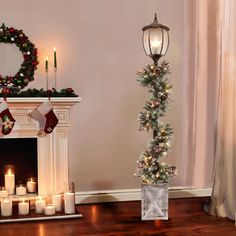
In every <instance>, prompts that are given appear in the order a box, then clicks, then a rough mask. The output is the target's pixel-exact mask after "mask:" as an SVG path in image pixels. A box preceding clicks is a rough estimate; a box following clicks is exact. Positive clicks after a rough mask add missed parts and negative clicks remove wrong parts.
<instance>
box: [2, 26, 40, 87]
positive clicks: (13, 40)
mask: <svg viewBox="0 0 236 236" xmlns="http://www.w3.org/2000/svg"><path fill="white" fill-rule="evenodd" d="M0 43H10V44H15V45H16V46H17V47H18V48H19V49H20V51H21V52H22V54H23V59H24V60H23V63H22V64H21V67H20V69H19V71H18V72H17V73H16V74H15V75H14V76H6V77H2V76H1V74H0V87H7V88H9V89H11V88H13V89H14V88H15V89H18V90H20V89H23V88H24V87H25V86H26V85H27V84H28V83H29V82H30V81H32V80H34V71H35V70H36V69H37V65H38V60H37V54H38V52H37V48H35V45H34V44H33V43H31V42H30V41H29V39H28V37H27V36H26V35H25V34H24V33H23V31H22V30H17V29H14V28H13V27H10V28H8V27H6V26H5V25H4V24H2V26H1V27H0Z"/></svg>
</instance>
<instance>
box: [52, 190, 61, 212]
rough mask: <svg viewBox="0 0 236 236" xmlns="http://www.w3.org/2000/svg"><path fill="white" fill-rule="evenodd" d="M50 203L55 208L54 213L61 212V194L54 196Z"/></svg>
mask: <svg viewBox="0 0 236 236" xmlns="http://www.w3.org/2000/svg"><path fill="white" fill-rule="evenodd" d="M52 203H53V205H54V206H55V209H56V211H57V212H58V211H61V194H55V195H53V197H52Z"/></svg>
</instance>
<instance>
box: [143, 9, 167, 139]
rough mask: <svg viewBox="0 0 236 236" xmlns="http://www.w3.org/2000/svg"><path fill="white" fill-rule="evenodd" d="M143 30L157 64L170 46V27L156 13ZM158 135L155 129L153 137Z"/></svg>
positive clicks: (150, 55) (145, 40)
mask: <svg viewBox="0 0 236 236" xmlns="http://www.w3.org/2000/svg"><path fill="white" fill-rule="evenodd" d="M142 31H143V48H144V51H145V53H146V55H147V56H149V57H151V58H152V59H153V61H154V65H156V66H157V64H158V60H159V59H160V58H161V57H162V56H164V55H165V54H166V52H167V49H168V47H169V28H168V27H167V26H165V25H162V24H160V23H158V20H157V14H156V13H155V17H154V21H153V23H151V24H149V25H147V26H144V27H143V28H142ZM156 136H157V131H156V130H153V138H155V137H156Z"/></svg>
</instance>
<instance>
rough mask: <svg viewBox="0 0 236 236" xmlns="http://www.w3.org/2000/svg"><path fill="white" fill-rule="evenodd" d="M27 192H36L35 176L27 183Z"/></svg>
mask: <svg viewBox="0 0 236 236" xmlns="http://www.w3.org/2000/svg"><path fill="white" fill-rule="evenodd" d="M26 186H27V192H28V193H35V192H36V181H35V180H34V179H33V178H30V179H29V180H28V181H27V183H26Z"/></svg>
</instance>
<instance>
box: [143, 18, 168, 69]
mask: <svg viewBox="0 0 236 236" xmlns="http://www.w3.org/2000/svg"><path fill="white" fill-rule="evenodd" d="M142 30H143V48H144V51H145V53H146V55H147V56H149V57H151V58H152V59H153V61H154V64H155V65H157V63H158V60H159V59H160V57H162V56H164V55H165V54H166V51H167V49H168V47H169V28H168V27H167V26H165V25H162V24H160V23H158V20H157V15H156V14H155V17H154V21H153V23H151V24H149V25H147V26H144V27H143V28H142Z"/></svg>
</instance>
